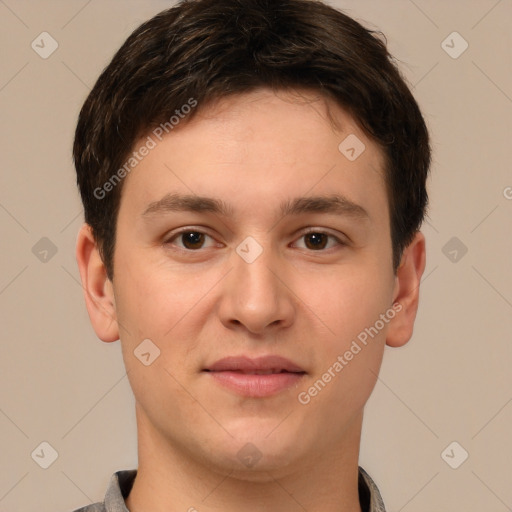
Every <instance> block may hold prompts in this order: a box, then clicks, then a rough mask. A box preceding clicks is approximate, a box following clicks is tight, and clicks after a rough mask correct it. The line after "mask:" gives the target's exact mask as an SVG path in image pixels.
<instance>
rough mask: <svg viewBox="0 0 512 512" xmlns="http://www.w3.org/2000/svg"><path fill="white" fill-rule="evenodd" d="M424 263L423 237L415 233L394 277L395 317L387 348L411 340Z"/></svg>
mask: <svg viewBox="0 0 512 512" xmlns="http://www.w3.org/2000/svg"><path fill="white" fill-rule="evenodd" d="M425 260H426V253H425V237H424V236H423V234H422V233H421V232H419V231H418V232H417V233H416V235H415V237H414V239H413V241H412V242H411V243H410V244H409V245H408V246H407V247H406V248H405V250H404V252H403V254H402V260H401V262H400V266H399V267H398V270H397V273H396V277H395V280H396V281H395V292H394V299H393V304H396V306H394V309H395V308H396V309H395V310H397V314H396V315H395V317H394V318H393V320H391V322H390V323H389V328H388V332H387V336H386V344H387V345H389V346H390V347H401V346H403V345H405V344H406V343H407V342H408V341H409V340H410V339H411V336H412V332H413V327H414V320H415V318H416V312H417V311H418V301H419V293H420V281H421V276H422V275H423V271H424V270H425ZM399 307H401V309H400V310H398V308H399Z"/></svg>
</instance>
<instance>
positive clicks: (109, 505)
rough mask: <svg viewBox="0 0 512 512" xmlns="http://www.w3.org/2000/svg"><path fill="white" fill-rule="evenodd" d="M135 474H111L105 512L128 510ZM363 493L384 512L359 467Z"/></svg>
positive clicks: (373, 506)
mask: <svg viewBox="0 0 512 512" xmlns="http://www.w3.org/2000/svg"><path fill="white" fill-rule="evenodd" d="M136 475H137V470H136V469H127V470H122V471H117V472H115V473H114V474H113V475H112V477H111V479H110V482H109V484H108V487H107V493H106V495H105V502H104V503H105V512H129V510H128V509H127V508H126V504H125V499H126V498H127V497H128V494H130V491H131V489H132V486H133V482H134V480H135V477H136ZM363 493H366V495H367V496H368V495H369V503H370V508H369V510H368V512H386V509H385V507H384V502H383V501H382V497H381V495H380V492H379V489H378V488H377V485H375V482H374V481H373V480H372V479H371V477H370V475H369V474H368V473H367V472H366V471H365V470H364V469H363V468H361V467H360V468H359V494H360V495H362V494H363ZM361 497H362V496H361ZM367 499H368V498H367ZM362 500H363V498H362Z"/></svg>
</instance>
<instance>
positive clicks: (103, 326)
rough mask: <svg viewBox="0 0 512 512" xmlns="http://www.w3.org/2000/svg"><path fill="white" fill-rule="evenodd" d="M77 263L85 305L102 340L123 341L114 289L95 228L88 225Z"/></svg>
mask: <svg viewBox="0 0 512 512" xmlns="http://www.w3.org/2000/svg"><path fill="white" fill-rule="evenodd" d="M76 261H77V264H78V269H79V271H80V278H81V280H82V288H83V290H84V297H85V304H86V307H87V311H88V313H89V318H90V320H91V324H92V326H93V328H94V331H95V332H96V334H97V336H98V338H100V339H101V340H102V341H105V342H111V341H116V340H118V339H119V327H118V324H117V315H116V308H115V300H114V290H113V287H112V283H111V281H110V280H109V279H108V277H107V271H106V268H105V265H104V263H103V261H102V259H101V256H100V253H99V250H98V247H97V245H96V241H95V239H94V236H93V234H92V229H91V227H90V226H89V225H88V224H84V225H83V226H82V227H81V229H80V231H79V233H78V236H77V240H76Z"/></svg>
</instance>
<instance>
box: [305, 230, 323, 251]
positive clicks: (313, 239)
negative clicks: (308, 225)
mask: <svg viewBox="0 0 512 512" xmlns="http://www.w3.org/2000/svg"><path fill="white" fill-rule="evenodd" d="M328 238H329V237H328V235H326V234H325V233H308V234H307V235H304V239H305V240H306V247H307V248H308V249H313V250H315V249H324V248H325V246H326V245H327V240H328Z"/></svg>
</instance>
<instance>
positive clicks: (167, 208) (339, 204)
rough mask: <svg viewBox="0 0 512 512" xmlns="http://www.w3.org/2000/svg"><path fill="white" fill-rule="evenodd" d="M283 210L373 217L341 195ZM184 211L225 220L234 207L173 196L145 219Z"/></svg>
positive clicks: (153, 206)
mask: <svg viewBox="0 0 512 512" xmlns="http://www.w3.org/2000/svg"><path fill="white" fill-rule="evenodd" d="M279 210H280V214H281V216H282V217H286V216H290V215H300V214H303V213H334V214H342V215H347V216H350V217H354V218H360V219H364V218H369V215H368V212H367V211H366V210H365V209H364V208H363V207H362V206H360V205H358V204H356V203H354V202H352V201H350V200H349V199H347V198H346V197H344V196H342V195H339V194H330V195H325V196H324V195H322V196H304V197H296V198H294V199H289V200H287V201H284V202H283V203H281V205H280V208H279ZM182 211H188V212H197V213H202V212H207V213H214V214H217V215H221V216H224V217H228V216H232V215H233V208H232V207H231V206H230V205H228V204H227V203H225V202H224V201H222V200H220V199H215V198H212V197H204V196H197V195H190V194H186V195H183V194H176V193H174V194H172V193H170V194H166V195H165V196H164V197H162V198H161V199H159V200H158V201H153V202H152V203H150V204H149V205H148V206H147V208H146V209H145V210H144V212H143V213H142V214H141V217H142V218H144V219H146V218H152V217H154V216H155V215H159V214H166V213H171V212H182Z"/></svg>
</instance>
